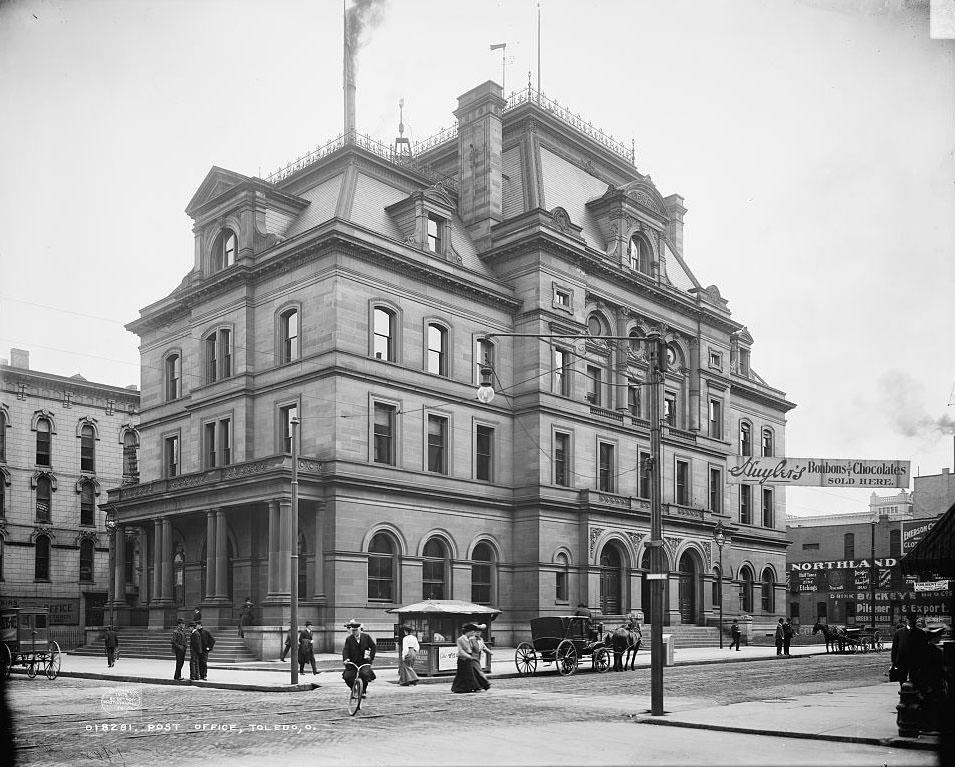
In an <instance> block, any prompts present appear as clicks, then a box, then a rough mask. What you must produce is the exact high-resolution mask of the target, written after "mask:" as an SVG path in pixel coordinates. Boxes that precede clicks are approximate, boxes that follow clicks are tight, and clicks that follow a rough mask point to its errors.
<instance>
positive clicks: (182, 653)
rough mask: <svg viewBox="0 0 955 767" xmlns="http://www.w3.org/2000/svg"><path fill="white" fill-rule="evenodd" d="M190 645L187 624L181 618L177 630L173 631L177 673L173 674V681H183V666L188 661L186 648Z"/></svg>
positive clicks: (177, 623) (177, 622)
mask: <svg viewBox="0 0 955 767" xmlns="http://www.w3.org/2000/svg"><path fill="white" fill-rule="evenodd" d="M188 645H189V639H188V637H187V636H186V622H185V621H184V620H183V619H182V618H179V620H177V621H176V628H174V629H173V631H172V651H173V652H174V653H175V654H176V672H175V673H174V674H173V677H172V678H173V679H182V664H183V663H185V660H186V647H187V646H188Z"/></svg>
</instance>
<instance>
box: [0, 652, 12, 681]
mask: <svg viewBox="0 0 955 767" xmlns="http://www.w3.org/2000/svg"><path fill="white" fill-rule="evenodd" d="M0 659H2V660H0V662H2V663H3V678H4V679H9V678H10V669H11V668H13V656H12V655H11V654H10V646H9V645H7V644H4V646H3V653H2V654H0Z"/></svg>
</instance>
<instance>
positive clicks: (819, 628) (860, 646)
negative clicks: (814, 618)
mask: <svg viewBox="0 0 955 767" xmlns="http://www.w3.org/2000/svg"><path fill="white" fill-rule="evenodd" d="M817 632H822V636H823V638H824V639H825V640H826V652H829V651H830V650H831V651H832V652H835V651H836V650H837V649H838V651H839V652H849V653H854V652H869V650H874V651H879V650H883V649H885V642H884V640H883V639H882V635H881V634H880V633H879V630H878V629H877V628H875V627H874V626H828V625H826V624H825V623H816V625H814V626H813V627H812V633H813V634H815V633H817Z"/></svg>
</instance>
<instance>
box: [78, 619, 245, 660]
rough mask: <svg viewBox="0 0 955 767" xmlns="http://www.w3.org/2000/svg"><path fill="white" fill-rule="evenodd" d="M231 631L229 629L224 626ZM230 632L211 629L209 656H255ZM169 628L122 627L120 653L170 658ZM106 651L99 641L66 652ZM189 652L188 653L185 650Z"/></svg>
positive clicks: (240, 658)
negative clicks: (212, 641)
mask: <svg viewBox="0 0 955 767" xmlns="http://www.w3.org/2000/svg"><path fill="white" fill-rule="evenodd" d="M224 631H230V629H224ZM231 632H232V633H230V634H228V635H223V634H219V633H217V632H216V631H214V630H211V633H212V635H213V636H214V637H215V640H216V646H215V648H214V649H213V650H212V655H211V656H210V657H212V658H214V659H215V662H216V663H248V662H250V661H256V660H258V658H256V656H255V655H254V654H253V653H252V652H251V651H250V650H249V649H248V648H247V647H246V646H245V642H244V641H243V640H242V639H240V638H239V637H238V636H236V635H235V633H234V632H235V629H234V628H233V629H231ZM171 640H172V629H165V630H163V631H146V630H143V629H122V630H120V631H119V654H120V657H126V658H146V659H153V660H171V659H172V658H174V657H175V656H174V655H173V652H172V644H171ZM105 653H106V651H105V649H104V648H103V643H102V641H99V642H97V643H94V644H92V645H84V646H82V647H77V648H76V649H75V650H72V651H70V653H69V655H84V656H97V657H100V656H104V655H105ZM187 655H188V653H187Z"/></svg>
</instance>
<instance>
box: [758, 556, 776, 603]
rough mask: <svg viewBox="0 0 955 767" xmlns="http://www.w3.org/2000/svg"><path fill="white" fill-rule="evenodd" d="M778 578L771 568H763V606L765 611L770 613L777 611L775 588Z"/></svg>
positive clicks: (761, 580)
mask: <svg viewBox="0 0 955 767" xmlns="http://www.w3.org/2000/svg"><path fill="white" fill-rule="evenodd" d="M775 582H776V578H775V575H774V574H773V571H772V569H771V568H769V567H767V568H766V569H765V570H763V577H762V578H761V579H760V587H761V589H760V590H761V592H762V594H761V596H762V608H763V612H764V613H767V614H770V613H774V612H776V590H775V589H774V588H773V586H774V585H775Z"/></svg>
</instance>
